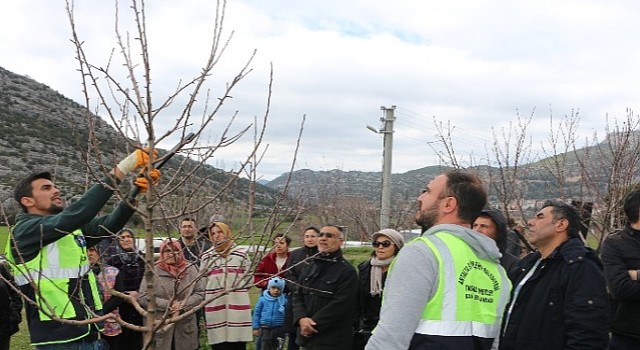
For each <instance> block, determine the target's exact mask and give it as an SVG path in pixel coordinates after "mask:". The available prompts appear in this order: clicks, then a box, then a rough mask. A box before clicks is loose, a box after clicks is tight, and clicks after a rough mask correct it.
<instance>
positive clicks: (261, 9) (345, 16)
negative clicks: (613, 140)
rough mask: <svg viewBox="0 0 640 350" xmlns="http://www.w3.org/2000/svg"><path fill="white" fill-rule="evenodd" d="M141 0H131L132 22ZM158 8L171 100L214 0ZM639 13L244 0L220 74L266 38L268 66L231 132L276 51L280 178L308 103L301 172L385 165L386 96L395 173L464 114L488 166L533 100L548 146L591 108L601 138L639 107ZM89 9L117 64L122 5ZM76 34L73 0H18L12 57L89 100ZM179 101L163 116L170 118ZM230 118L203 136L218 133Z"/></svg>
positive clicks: (620, 8) (262, 49) (260, 52)
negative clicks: (503, 135) (69, 6)
mask: <svg viewBox="0 0 640 350" xmlns="http://www.w3.org/2000/svg"><path fill="white" fill-rule="evenodd" d="M128 5H129V3H128V2H127V1H121V5H120V11H121V16H120V17H121V18H120V20H121V24H122V25H123V26H126V23H128V20H129V19H130V15H129V10H128ZM146 16H147V19H148V27H147V30H148V36H149V46H150V54H151V62H152V71H151V74H152V77H153V82H154V87H153V93H154V94H155V95H154V97H155V99H156V101H160V100H161V99H162V98H164V97H166V96H167V95H168V94H169V93H170V92H171V91H173V90H175V88H176V86H177V84H178V82H179V81H180V80H181V79H182V80H183V81H185V80H188V79H189V78H191V77H193V76H195V75H196V74H197V73H198V72H199V70H200V68H201V67H202V65H203V64H204V62H205V59H206V57H207V53H208V51H209V44H210V42H211V34H212V30H213V23H214V18H215V1H213V0H201V1H200V0H183V1H169V0H153V1H147V13H146ZM638 18H640V2H639V1H637V0H626V1H625V0H622V1H589V0H575V1H547V0H535V1H528V0H527V1H509V0H504V1H496V0H486V1H471V0H467V1H430V0H429V1H427V0H424V1H416V0H397V1H393V2H390V1H380V0H366V1H365V0H362V1H359V0H350V1H344V0H342V1H329V0H322V1H320V0H318V1H316V0H304V1H293V0H289V1H277V0H269V1H267V0H243V1H240V0H230V1H229V3H228V4H227V9H226V17H225V22H224V28H225V29H226V30H225V33H226V35H228V34H230V32H231V31H232V30H233V31H234V34H233V38H232V40H231V43H230V46H229V47H228V48H227V50H226V51H225V54H224V56H223V58H222V59H221V61H220V64H219V68H218V69H217V70H216V71H214V74H213V75H212V77H211V81H212V82H211V85H209V87H210V88H211V89H212V92H213V94H214V95H215V94H219V93H220V88H221V87H222V86H224V84H226V83H227V82H229V81H230V79H231V78H232V76H233V74H235V73H237V72H238V71H239V69H241V68H242V66H243V65H244V64H245V62H246V61H247V59H248V58H249V57H250V56H251V53H252V52H253V50H254V49H255V50H257V54H256V57H255V58H254V60H253V62H252V64H251V67H252V68H253V71H252V72H251V73H250V74H249V75H248V76H247V77H246V78H245V79H244V80H242V81H241V82H240V83H239V84H238V85H237V87H236V89H235V90H234V91H233V92H232V93H231V95H232V96H233V98H232V99H231V100H230V102H229V103H228V104H227V105H226V106H225V109H223V111H222V113H221V116H220V118H219V119H218V120H219V122H224V121H225V120H226V118H228V117H229V116H230V115H231V114H232V113H233V111H235V110H237V111H238V117H237V121H236V124H235V126H234V127H233V128H232V129H233V130H236V131H237V130H240V129H241V128H242V127H243V126H245V125H247V124H248V123H251V122H252V121H253V118H254V117H258V118H261V116H262V115H263V114H264V111H265V105H266V96H267V87H268V83H269V79H268V77H269V67H270V64H273V69H274V82H273V97H272V101H271V110H270V119H269V122H268V126H267V128H268V129H267V132H266V135H265V145H266V144H268V145H269V149H268V152H267V153H266V155H265V157H264V159H263V161H262V163H261V164H260V166H259V169H258V172H259V173H260V175H261V176H262V177H263V178H264V179H267V180H270V179H273V178H275V177H276V176H278V175H280V174H282V173H285V172H287V171H288V170H289V168H290V166H291V160H292V152H293V150H294V146H295V142H296V137H297V134H298V129H299V125H300V122H301V119H302V116H303V115H306V118H307V119H306V125H305V128H304V132H303V136H302V140H301V145H300V152H299V154H298V157H297V164H296V167H295V169H302V168H309V169H313V170H330V169H341V170H345V171H349V170H358V171H380V169H381V160H382V136H381V135H376V134H374V133H372V132H371V131H370V130H368V129H367V128H366V125H367V124H369V125H372V126H374V127H375V128H380V127H381V123H380V118H381V117H382V116H383V112H382V111H381V110H380V107H381V106H386V107H391V106H392V105H395V106H397V108H396V110H395V116H396V122H395V134H394V141H393V142H394V150H393V172H394V173H402V172H406V171H409V170H413V169H417V168H421V167H424V166H427V165H435V164H438V160H437V158H436V157H435V156H434V150H433V148H436V149H437V150H442V149H443V148H442V146H441V145H440V144H438V143H437V142H435V141H437V137H436V130H435V128H434V118H435V120H437V121H438V122H443V123H450V124H451V125H452V126H455V129H454V131H453V134H452V139H453V144H454V147H455V149H456V154H457V155H458V157H459V159H461V160H463V162H464V161H468V160H469V159H473V162H475V163H479V162H482V160H486V158H487V151H486V147H488V146H490V144H491V142H492V136H491V135H492V128H495V129H494V130H497V131H498V132H499V130H500V128H503V127H508V125H509V123H510V122H515V121H516V115H517V114H518V113H519V114H520V115H521V116H523V117H525V118H527V117H528V116H530V115H532V114H533V121H532V123H531V125H530V126H529V131H530V133H531V137H532V143H533V147H532V148H533V151H534V152H533V157H535V156H536V154H537V152H538V151H539V149H540V147H541V146H540V145H541V143H542V142H544V140H545V139H547V138H548V136H549V129H550V115H553V118H554V120H555V121H556V122H557V121H558V120H559V119H561V118H562V117H563V116H565V115H569V114H571V113H572V111H579V118H580V123H579V128H578V130H577V132H578V134H579V135H581V137H584V136H589V135H592V134H593V133H594V132H597V133H598V135H600V136H601V138H602V137H603V136H604V133H605V126H606V125H607V124H606V122H605V118H606V117H607V115H609V118H611V119H614V118H618V120H622V119H624V117H625V116H626V113H627V112H626V111H627V108H630V109H632V110H638V104H639V103H640V100H639V98H638V97H640V96H639V94H640V88H638V83H639V82H640V64H639V63H640V35H639V34H640V25H639V24H638V23H639V22H638ZM76 21H77V23H76V24H77V27H78V31H79V33H80V37H81V40H84V41H85V49H86V51H87V53H88V55H89V57H90V60H91V61H92V62H93V63H94V64H96V65H98V66H105V65H106V62H107V60H108V57H109V54H110V52H111V50H112V48H115V47H116V43H115V34H114V30H113V28H114V5H113V3H111V2H110V1H106V0H100V1H98V0H93V1H90V0H83V1H80V2H79V3H78V4H76ZM128 28H131V27H128ZM70 38H71V30H70V25H69V21H68V18H67V15H66V12H65V6H64V2H63V1H58V0H57V1H52V0H23V1H4V2H3V5H2V10H1V11H0V66H2V67H4V68H5V69H8V70H10V71H13V72H15V73H18V74H22V75H28V76H30V77H31V78H33V79H35V80H37V81H39V82H41V83H44V84H46V85H48V86H50V87H51V88H53V89H55V90H57V91H59V92H60V93H62V94H64V95H65V96H67V97H69V98H72V99H74V100H75V101H77V102H79V103H82V101H84V99H83V95H82V90H81V85H80V75H79V73H78V72H77V68H78V64H77V62H76V61H75V60H74V57H75V51H74V47H73V45H72V44H71V42H70ZM217 96H218V95H215V97H217ZM215 97H214V98H213V100H214V101H215V100H216V98H215ZM203 100H204V97H203V98H201V99H200V100H199V101H203ZM181 101H183V100H182V99H179V100H178V101H177V102H176V105H178V104H179V102H181ZM156 103H159V102H156ZM199 108H202V106H200V107H199ZM178 110H179V109H176V108H174V109H168V110H167V111H166V112H164V113H163V114H161V115H160V116H159V118H160V119H159V120H158V123H157V127H158V128H159V130H161V131H163V130H166V127H167V125H170V124H171V122H172V121H173V120H175V118H176V115H177V114H176V113H177V111H178ZM221 125H222V124H216V125H215V126H213V127H212V128H210V130H209V131H208V133H207V134H206V135H205V137H204V140H206V139H207V138H209V139H213V138H215V137H217V136H219V133H220V130H221V128H222V126H221ZM554 129H555V130H558V128H557V126H556V127H554ZM204 140H203V141H204ZM252 140H253V134H248V135H247V136H246V137H245V138H244V139H243V140H241V142H239V143H238V144H237V145H234V146H232V147H229V148H228V149H225V150H224V151H223V152H220V153H218V154H217V155H216V158H215V160H214V161H213V163H214V165H216V166H218V167H224V168H227V169H230V168H234V167H237V164H238V162H239V161H242V160H243V158H244V157H246V155H247V150H248V149H249V147H250V144H251V142H252ZM171 142H172V141H171V140H169V141H167V143H166V146H167V148H168V147H170V146H171V145H170V143H171ZM432 147H433V148H432Z"/></svg>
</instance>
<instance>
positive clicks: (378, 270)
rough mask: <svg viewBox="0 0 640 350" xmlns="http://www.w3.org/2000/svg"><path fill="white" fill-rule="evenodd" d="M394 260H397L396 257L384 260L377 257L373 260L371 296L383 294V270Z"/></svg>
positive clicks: (370, 282) (370, 281)
mask: <svg viewBox="0 0 640 350" xmlns="http://www.w3.org/2000/svg"><path fill="white" fill-rule="evenodd" d="M393 258H395V256H392V257H390V258H387V259H384V260H380V259H378V258H377V257H375V256H374V257H373V258H371V261H370V264H371V277H370V279H369V289H370V290H369V293H371V296H374V295H380V294H381V293H382V268H383V267H385V266H389V264H391V261H392V260H393Z"/></svg>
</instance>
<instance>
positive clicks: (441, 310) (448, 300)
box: [416, 231, 511, 338]
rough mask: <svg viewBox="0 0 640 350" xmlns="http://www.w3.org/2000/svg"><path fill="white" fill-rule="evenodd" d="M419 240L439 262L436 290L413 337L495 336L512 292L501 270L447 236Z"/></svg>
mask: <svg viewBox="0 0 640 350" xmlns="http://www.w3.org/2000/svg"><path fill="white" fill-rule="evenodd" d="M418 240H420V241H421V242H423V243H424V244H426V245H427V246H428V247H429V248H430V249H431V250H432V251H433V253H434V255H435V257H436V259H437V261H438V287H437V290H436V293H435V294H434V295H433V296H432V298H431V299H430V300H429V301H428V302H427V304H426V305H425V307H424V309H423V311H422V319H421V320H420V323H419V324H418V327H417V329H416V333H420V334H425V335H435V336H459V337H466V336H476V337H481V338H495V337H496V336H498V335H499V331H500V322H501V320H502V313H503V311H504V308H505V307H506V305H507V303H508V301H509V293H510V291H511V282H510V281H509V279H508V278H507V275H506V272H505V270H504V268H503V267H502V266H500V264H499V263H498V262H496V261H489V260H484V259H480V258H479V257H478V256H477V255H476V254H475V253H474V252H473V250H472V249H471V247H469V245H468V244H467V243H465V242H464V241H463V240H462V239H460V238H458V237H456V236H454V235H452V234H450V233H448V232H443V231H441V232H437V233H435V234H432V235H428V236H424V237H419V238H418ZM416 243H417V242H416Z"/></svg>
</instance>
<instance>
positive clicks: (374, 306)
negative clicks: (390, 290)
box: [356, 260, 387, 332]
mask: <svg viewBox="0 0 640 350" xmlns="http://www.w3.org/2000/svg"><path fill="white" fill-rule="evenodd" d="M386 280H387V273H386V272H384V273H383V274H382V288H383V289H384V284H385V282H386ZM381 306H382V294H379V295H371V261H370V260H367V261H365V262H363V263H362V264H360V265H358V308H357V314H356V317H357V321H356V328H357V330H364V331H369V332H371V331H372V330H373V329H374V328H375V327H376V325H377V324H378V321H379V320H380V307H381Z"/></svg>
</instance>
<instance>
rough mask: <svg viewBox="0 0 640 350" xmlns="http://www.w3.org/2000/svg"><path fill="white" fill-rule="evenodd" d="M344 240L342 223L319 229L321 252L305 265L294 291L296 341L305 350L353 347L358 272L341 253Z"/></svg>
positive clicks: (343, 349) (339, 349) (345, 349)
mask: <svg viewBox="0 0 640 350" xmlns="http://www.w3.org/2000/svg"><path fill="white" fill-rule="evenodd" d="M343 242H344V233H343V228H342V227H339V226H335V225H329V226H325V227H323V228H322V229H321V230H320V233H318V250H319V252H320V253H319V254H318V255H317V256H316V257H314V258H312V259H311V263H310V264H309V265H308V266H307V267H306V268H305V269H304V271H303V272H302V274H301V276H300V279H299V281H298V282H299V284H300V285H299V287H298V289H297V290H296V291H295V293H293V320H294V323H295V324H296V325H298V334H297V339H296V343H298V345H299V346H301V347H302V348H304V349H305V350H321V349H332V350H351V340H352V338H353V318H354V313H355V307H354V305H355V304H356V300H357V296H358V275H357V274H356V270H355V268H354V267H353V266H352V265H351V264H350V263H349V262H348V261H346V260H345V259H344V257H343V256H342V250H341V249H340V247H341V246H342V243H343Z"/></svg>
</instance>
